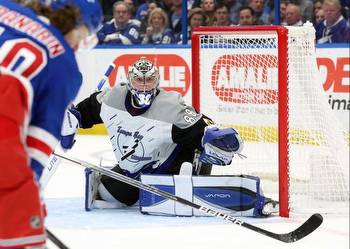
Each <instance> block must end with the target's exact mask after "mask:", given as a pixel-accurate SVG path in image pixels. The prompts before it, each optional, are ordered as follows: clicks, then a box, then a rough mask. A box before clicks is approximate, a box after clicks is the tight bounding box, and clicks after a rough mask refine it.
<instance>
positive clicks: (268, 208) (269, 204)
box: [261, 197, 279, 216]
mask: <svg viewBox="0 0 350 249" xmlns="http://www.w3.org/2000/svg"><path fill="white" fill-rule="evenodd" d="M278 212H279V203H278V201H274V200H272V199H270V198H266V197H265V204H264V206H263V208H262V209H261V215H262V216H270V215H273V214H278Z"/></svg>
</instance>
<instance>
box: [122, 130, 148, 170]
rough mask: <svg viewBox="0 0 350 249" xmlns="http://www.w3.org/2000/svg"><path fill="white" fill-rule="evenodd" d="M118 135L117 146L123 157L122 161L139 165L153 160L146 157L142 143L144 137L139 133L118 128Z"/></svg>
mask: <svg viewBox="0 0 350 249" xmlns="http://www.w3.org/2000/svg"><path fill="white" fill-rule="evenodd" d="M116 133H117V134H116V135H117V138H116V145H117V148H118V150H119V152H120V154H121V155H122V157H121V161H124V160H127V161H129V162H131V163H138V162H140V161H149V160H151V159H152V157H150V156H145V147H144V145H143V143H142V139H143V135H142V134H140V132H139V131H135V132H133V131H129V130H126V129H124V128H122V127H121V126H118V127H117V132H116Z"/></svg>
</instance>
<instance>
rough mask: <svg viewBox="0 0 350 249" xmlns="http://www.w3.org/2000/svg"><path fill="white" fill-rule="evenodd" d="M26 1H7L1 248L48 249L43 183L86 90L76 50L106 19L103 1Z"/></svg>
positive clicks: (0, 53) (0, 24) (0, 90)
mask: <svg viewBox="0 0 350 249" xmlns="http://www.w3.org/2000/svg"><path fill="white" fill-rule="evenodd" d="M26 2H29V3H30V5H28V6H24V5H19V4H16V3H15V2H14V1H9V0H2V1H1V2H0V162H1V164H0V171H1V174H0V248H34V247H35V248H45V238H46V236H45V228H44V217H45V208H43V204H42V201H41V198H40V186H39V184H38V180H39V179H40V176H41V173H42V169H43V167H44V165H45V164H46V163H47V161H48V157H49V155H50V154H51V152H52V151H53V149H54V148H55V146H56V144H57V143H58V141H59V140H60V135H61V126H62V120H63V116H64V112H65V109H66V107H67V106H68V105H69V103H70V102H72V101H73V99H74V98H75V96H76V94H77V93H78V90H79V88H80V86H81V81H82V76H81V74H80V72H79V69H78V65H77V62H76V59H75V55H74V52H75V50H77V49H78V48H79V46H80V44H81V42H82V41H84V40H85V39H86V38H89V37H91V36H93V34H95V32H96V30H97V28H98V27H99V25H100V23H101V20H102V11H101V8H100V5H99V3H98V2H97V0H96V1H94V0H52V1H50V3H49V4H41V3H39V1H26ZM96 40H97V39H96Z"/></svg>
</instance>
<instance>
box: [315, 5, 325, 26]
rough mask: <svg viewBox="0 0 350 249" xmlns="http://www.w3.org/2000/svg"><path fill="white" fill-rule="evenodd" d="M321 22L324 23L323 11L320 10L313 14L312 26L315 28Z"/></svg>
mask: <svg viewBox="0 0 350 249" xmlns="http://www.w3.org/2000/svg"><path fill="white" fill-rule="evenodd" d="M323 21H324V11H323V9H320V10H319V11H317V12H316V14H315V20H314V24H315V26H317V25H318V24H319V23H321V22H323Z"/></svg>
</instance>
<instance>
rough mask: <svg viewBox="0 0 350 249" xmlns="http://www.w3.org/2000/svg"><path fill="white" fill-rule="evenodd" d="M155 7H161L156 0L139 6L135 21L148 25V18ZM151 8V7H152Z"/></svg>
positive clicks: (148, 0)
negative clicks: (144, 22)
mask: <svg viewBox="0 0 350 249" xmlns="http://www.w3.org/2000/svg"><path fill="white" fill-rule="evenodd" d="M154 5H155V6H156V7H155V8H157V7H159V2H158V1H156V0H147V1H146V2H145V3H143V4H141V5H139V6H138V7H137V10H136V15H135V19H137V20H140V22H142V21H144V20H145V21H146V23H147V18H148V15H149V13H150V12H151V11H150V9H151V10H153V9H154V8H153V7H154ZM150 6H151V7H150Z"/></svg>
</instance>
